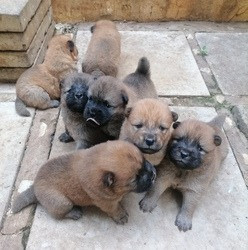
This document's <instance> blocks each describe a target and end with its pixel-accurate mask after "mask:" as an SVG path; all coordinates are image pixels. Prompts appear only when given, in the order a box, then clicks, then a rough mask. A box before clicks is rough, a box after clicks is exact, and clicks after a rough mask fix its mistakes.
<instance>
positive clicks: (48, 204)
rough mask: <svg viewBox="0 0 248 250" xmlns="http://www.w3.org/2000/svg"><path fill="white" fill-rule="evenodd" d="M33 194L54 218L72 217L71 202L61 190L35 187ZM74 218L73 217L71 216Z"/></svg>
mask: <svg viewBox="0 0 248 250" xmlns="http://www.w3.org/2000/svg"><path fill="white" fill-rule="evenodd" d="M35 195H36V197H37V199H38V201H39V203H40V204H41V205H42V206H43V207H44V208H45V209H46V210H47V211H48V213H50V214H51V215H52V216H53V217H54V218H56V219H63V218H72V216H73V212H72V209H73V204H72V202H71V201H70V200H69V199H68V198H66V197H65V196H64V195H63V194H62V193H61V192H59V191H58V190H55V189H50V190H45V192H44V189H43V188H42V189H39V188H38V189H36V190H35ZM73 219H75V218H73Z"/></svg>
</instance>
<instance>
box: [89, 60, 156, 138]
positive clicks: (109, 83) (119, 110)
mask: <svg viewBox="0 0 248 250" xmlns="http://www.w3.org/2000/svg"><path fill="white" fill-rule="evenodd" d="M142 86H143V87H142ZM145 97H155V98H156V97H157V93H156V90H155V87H154V84H153V82H152V81H151V79H150V65H149V61H148V60H147V59H146V58H141V59H140V60H139V63H138V67H137V69H136V71H135V72H134V73H132V74H130V75H128V76H127V77H126V78H125V79H124V82H121V81H119V80H117V79H116V78H113V77H111V76H102V77H100V78H98V79H97V80H96V81H95V82H94V84H92V85H91V86H90V87H89V90H88V98H89V99H88V102H87V104H86V106H85V111H84V118H85V119H86V121H87V124H88V125H89V126H93V127H98V129H99V130H101V131H103V132H104V133H105V134H106V135H109V136H112V137H113V138H116V139H117V138H119V135H120V129H121V126H122V123H123V121H124V119H125V110H126V108H127V107H128V106H131V105H132V104H133V103H135V102H136V101H137V100H138V99H140V98H145Z"/></svg>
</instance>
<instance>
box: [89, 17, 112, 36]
mask: <svg viewBox="0 0 248 250" xmlns="http://www.w3.org/2000/svg"><path fill="white" fill-rule="evenodd" d="M106 28H107V29H109V28H110V29H116V25H115V23H114V22H112V21H109V20H100V21H97V22H96V23H95V24H94V25H93V26H92V27H91V28H90V31H91V33H94V31H95V30H96V29H106Z"/></svg>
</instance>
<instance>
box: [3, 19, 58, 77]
mask: <svg viewBox="0 0 248 250" xmlns="http://www.w3.org/2000/svg"><path fill="white" fill-rule="evenodd" d="M53 33H54V22H52V23H51V25H50V27H49V28H48V31H47V33H46V35H45V38H44V40H43V42H42V44H41V46H40V50H39V52H38V53H37V56H36V58H35V60H34V64H33V65H36V64H40V63H42V62H43V60H44V57H45V53H46V49H47V45H48V42H49V41H50V39H51V38H52V36H53ZM27 69H28V68H0V82H16V81H17V79H18V78H19V77H20V75H21V74H22V73H23V72H24V71H25V70H27Z"/></svg>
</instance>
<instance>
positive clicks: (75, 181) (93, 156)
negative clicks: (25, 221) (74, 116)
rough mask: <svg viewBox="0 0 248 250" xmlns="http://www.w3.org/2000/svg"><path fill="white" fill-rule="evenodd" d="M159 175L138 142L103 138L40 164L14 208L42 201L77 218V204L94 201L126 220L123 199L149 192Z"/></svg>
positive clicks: (55, 213)
mask: <svg viewBox="0 0 248 250" xmlns="http://www.w3.org/2000/svg"><path fill="white" fill-rule="evenodd" d="M123 162H125V167H124V168H123ZM155 176H156V170H155V168H154V167H153V166H152V165H151V164H150V163H149V162H147V161H145V160H144V158H143V156H142V154H141V153H140V151H139V150H138V148H136V147H135V146H134V145H132V144H130V143H128V142H124V141H111V142H107V143H102V144H98V145H96V146H95V147H92V148H90V149H87V150H79V151H76V152H75V153H73V154H68V155H63V156H60V157H57V158H55V159H52V160H49V161H48V162H47V163H46V164H45V165H43V166H42V167H41V168H40V170H39V172H38V174H37V176H36V178H35V181H34V184H33V186H31V187H30V188H29V189H28V190H26V191H25V192H23V193H21V194H20V195H19V196H18V197H17V198H16V199H15V201H14V204H13V207H12V211H13V212H14V213H17V212H19V211H20V210H21V209H22V208H24V207H26V206H28V205H29V204H32V203H37V202H39V203H40V204H41V205H42V206H44V207H45V208H46V210H47V211H48V212H49V213H50V214H51V215H52V216H54V217H55V218H57V219H62V218H72V219H79V218H80V217H81V215H82V214H81V211H80V210H78V209H76V207H74V206H81V207H84V206H91V205H95V206H97V207H99V208H100V209H101V210H102V211H104V212H106V213H107V214H108V215H109V216H110V217H111V218H112V219H113V220H114V221H115V222H116V223H118V224H124V223H126V222H127V220H128V214H127V212H126V210H125V209H124V208H123V207H122V206H121V204H120V202H121V200H122V198H123V196H124V195H125V194H127V193H129V192H131V191H134V192H138V193H140V192H144V191H147V190H148V189H149V188H150V187H151V185H152V184H153V182H154V179H155Z"/></svg>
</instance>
